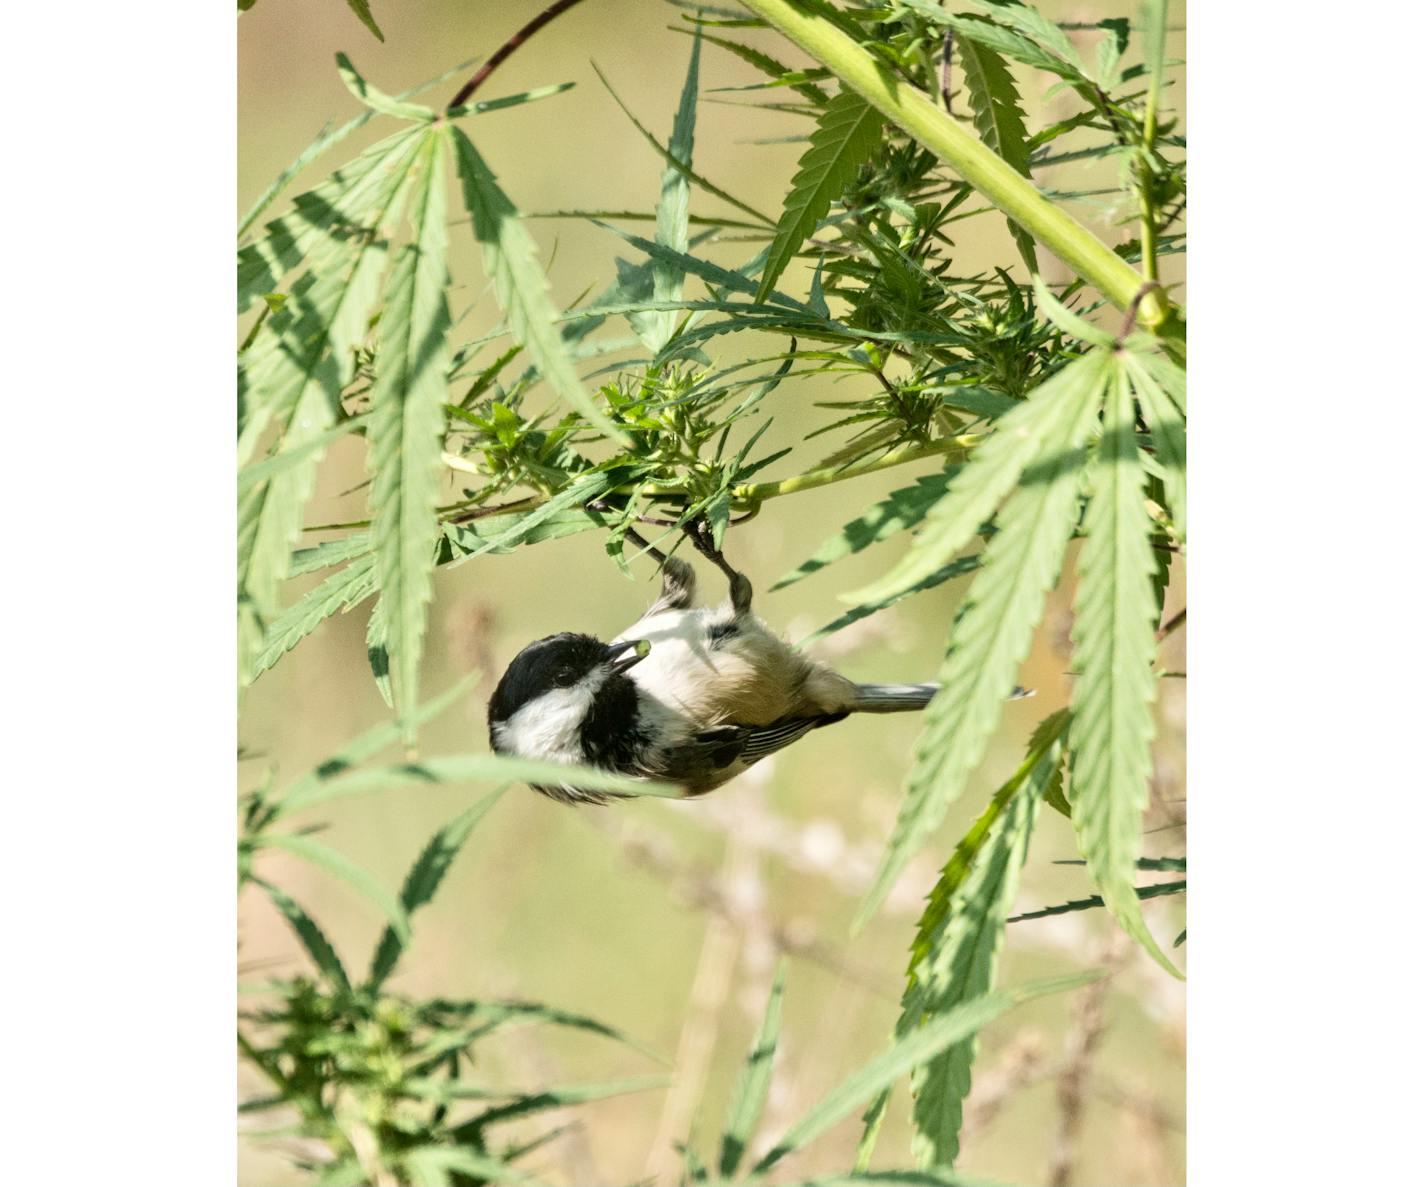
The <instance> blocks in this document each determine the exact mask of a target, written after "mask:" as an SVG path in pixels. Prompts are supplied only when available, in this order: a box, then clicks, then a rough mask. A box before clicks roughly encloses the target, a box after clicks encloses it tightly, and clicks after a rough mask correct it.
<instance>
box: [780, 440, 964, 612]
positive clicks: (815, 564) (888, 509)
mask: <svg viewBox="0 0 1424 1187" xmlns="http://www.w3.org/2000/svg"><path fill="white" fill-rule="evenodd" d="M959 469H960V467H958V466H951V467H949V468H948V469H946V470H943V471H941V472H940V473H938V474H928V475H926V476H925V477H923V478H919V479H916V481H915V485H914V486H905V487H901V488H900V489H899V490H893V491H891V492H890V493H889V494H888V495H886V496H885V498H884V499H882V500H881V501H880V502H878V503H876V504H875V505H874V506H873V507H871V508H869V510H867V511H866V512H864V513H863V514H862V515H858V516H857V517H856V518H855V519H853V520H851V521H850V522H849V523H848V524H846V525H845V526H844V527H843V528H841V530H840V531H839V532H837V533H836V534H835V535H834V536H832V537H831V538H830V539H829V540H827V541H826V542H825V543H824V544H822V545H821V547H820V548H818V549H817V550H816V553H815V555H814V556H812V557H811V558H810V560H807V561H803V562H802V563H801V565H800V566H799V567H798V568H796V569H795V570H794V571H792V572H790V573H788V574H787V575H786V576H785V577H783V578H781V579H780V580H779V581H778V582H777V583H776V584H775V585H773V586H772V587H771V588H772V589H773V590H778V589H784V588H785V587H786V586H788V585H794V584H795V583H796V582H798V581H800V580H801V579H802V578H805V577H809V576H810V575H811V574H812V573H815V572H817V571H818V570H820V569H824V568H825V567H826V566H827V565H829V564H833V563H834V562H835V561H838V560H840V559H841V558H842V557H844V556H850V555H851V554H853V553H857V552H860V551H862V550H863V549H866V548H869V547H870V545H872V544H876V543H878V542H880V541H881V540H888V539H889V538H890V537H891V536H893V535H895V534H896V533H897V532H903V531H907V530H909V529H910V528H912V527H915V526H916V525H917V524H918V523H919V522H920V521H921V520H922V519H924V517H925V516H926V515H927V514H928V513H929V510H930V508H931V507H933V506H934V505H935V504H936V503H938V502H939V500H940V499H941V498H943V497H944V494H945V491H946V490H947V489H948V487H949V484H950V483H951V482H952V481H953V480H954V477H955V475H956V474H958V473H959Z"/></svg>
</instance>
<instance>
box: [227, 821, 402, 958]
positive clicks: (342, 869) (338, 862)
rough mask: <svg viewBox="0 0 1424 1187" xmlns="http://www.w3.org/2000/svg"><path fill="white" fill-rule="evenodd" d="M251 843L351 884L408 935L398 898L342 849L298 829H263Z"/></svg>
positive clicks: (392, 927)
mask: <svg viewBox="0 0 1424 1187" xmlns="http://www.w3.org/2000/svg"><path fill="white" fill-rule="evenodd" d="M254 844H256V845H257V846H258V847H259V848H263V849H281V850H284V851H285V852H287V853H291V854H294V855H295V856H297V857H300V858H301V859H302V860H303V861H306V862H309V863H311V864H312V865H314V866H319V867H320V868H321V869H324V870H326V871H327V872H328V873H330V874H334V875H335V876H336V877H338V878H340V879H342V880H343V881H345V882H347V883H349V884H350V885H352V886H354V887H355V888H356V889H357V890H358V891H360V892H361V893H362V894H364V895H365V896H366V897H367V898H368V899H370V900H371V901H372V902H373V903H375V904H376V906H378V907H379V908H380V909H381V910H382V912H384V913H385V916H386V918H387V919H389V920H390V921H391V929H393V930H394V931H395V932H396V933H397V934H399V935H401V936H403V937H405V938H406V939H407V940H408V939H409V938H410V921H409V919H407V918H406V912H405V908H403V907H402V906H401V903H400V900H399V899H397V898H396V896H395V895H393V894H392V893H391V892H390V891H389V890H387V889H386V888H385V887H384V886H382V885H381V884H380V883H379V882H377V881H376V879H375V878H374V877H373V876H372V875H371V873H370V872H369V871H368V870H364V869H362V868H361V867H360V866H359V865H357V864H356V863H355V862H354V861H352V860H351V859H350V858H349V857H347V856H346V855H345V854H344V853H340V852H338V851H337V850H335V849H333V848H332V847H331V846H330V845H324V844H322V842H320V841H317V840H314V839H313V838H311V837H306V836H302V835H300V834H297V833H266V834H263V835H261V836H258V837H257V838H255V840H254Z"/></svg>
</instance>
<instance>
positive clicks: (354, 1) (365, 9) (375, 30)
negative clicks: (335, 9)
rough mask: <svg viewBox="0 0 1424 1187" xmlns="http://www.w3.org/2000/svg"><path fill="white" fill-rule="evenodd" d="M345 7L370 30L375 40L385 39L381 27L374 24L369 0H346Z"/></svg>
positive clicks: (374, 20)
mask: <svg viewBox="0 0 1424 1187" xmlns="http://www.w3.org/2000/svg"><path fill="white" fill-rule="evenodd" d="M346 7H347V8H349V9H350V10H351V11H352V12H354V13H355V14H356V17H357V19H358V20H359V21H360V22H361V23H362V24H363V25H365V26H366V28H368V29H370V30H371V33H372V35H373V36H374V37H375V38H376V40H377V41H385V39H386V35H385V34H384V33H382V32H381V28H380V26H379V25H377V24H376V18H375V17H373V16H372V15H371V4H370V0H346Z"/></svg>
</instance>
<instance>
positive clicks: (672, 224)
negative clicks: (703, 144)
mask: <svg viewBox="0 0 1424 1187" xmlns="http://www.w3.org/2000/svg"><path fill="white" fill-rule="evenodd" d="M701 57H702V37H701V33H700V31H699V32H697V33H694V35H693V38H692V55H691V57H690V58H689V59H688V62H687V78H686V79H685V80H684V82H683V84H682V99H681V101H680V102H679V103H678V108H677V116H676V118H675V119H674V120H673V125H672V139H671V140H669V141H668V152H670V153H671V154H672V155H673V157H674V158H676V159H677V160H678V161H679V162H680V163H681V164H682V165H683V166H685V167H686V166H690V165H691V164H692V142H693V134H694V131H695V129H696V126H697V77H698V66H699V63H700V60H701ZM691 192H692V184H691V182H690V181H689V180H688V178H687V177H686V176H685V174H683V173H682V172H681V171H680V170H678V169H676V168H674V167H673V166H672V165H671V164H669V165H668V167H667V168H666V169H664V170H663V180H662V193H661V196H660V197H659V199H658V222H657V235H656V238H657V241H658V242H659V243H661V244H662V245H663V246H664V247H668V248H671V249H672V250H673V251H678V252H684V253H685V252H686V251H687V214H688V202H689V199H690V197H691ZM682 277H683V272H682V269H681V268H679V267H678V266H677V264H676V263H674V262H671V261H669V260H666V259H662V260H654V261H653V300H654V301H680V300H682ZM679 316H680V315H679V314H678V313H676V312H674V311H673V310H663V311H662V312H659V313H651V314H646V315H645V318H646V323H645V328H644V329H641V330H639V336H640V337H641V338H642V339H643V342H644V344H645V345H646V346H647V348H648V349H649V350H651V351H652V352H653V353H654V354H657V353H658V352H659V351H660V350H662V348H663V347H664V346H666V345H667V344H668V343H669V342H670V341H671V340H672V336H673V335H674V334H675V333H676V332H677V323H678V318H679ZM643 320H644V319H642V318H640V319H636V320H634V321H633V325H634V328H635V329H636V328H638V326H639V322H640V321H643Z"/></svg>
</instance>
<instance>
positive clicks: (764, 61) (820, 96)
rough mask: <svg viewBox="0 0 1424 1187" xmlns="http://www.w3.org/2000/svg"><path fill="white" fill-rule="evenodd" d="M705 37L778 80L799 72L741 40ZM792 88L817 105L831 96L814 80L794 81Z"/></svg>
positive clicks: (820, 104)
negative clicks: (744, 43)
mask: <svg viewBox="0 0 1424 1187" xmlns="http://www.w3.org/2000/svg"><path fill="white" fill-rule="evenodd" d="M703 37H704V38H705V39H706V40H707V41H709V42H711V43H712V44H713V45H719V46H721V47H722V48H723V49H725V50H727V51H729V52H730V53H733V54H736V55H737V57H739V58H741V59H742V61H744V62H746V63H747V64H748V65H750V66H754V67H756V69H758V70H760V71H761V72H762V73H763V74H765V75H768V76H769V77H771V78H773V79H776V80H778V81H780V80H782V79H785V78H787V76H789V75H793V74H795V73H797V72H796V71H793V70H792V69H791V67H790V66H787V65H786V64H785V63H783V62H779V61H777V60H776V59H775V58H773V57H772V56H771V55H770V54H766V53H763V52H762V51H761V50H759V49H754V48H753V47H751V46H750V45H743V44H742V43H741V42H740V41H731V40H727V39H724V38H721V37H712V36H710V35H708V34H706V33H704V34H703ZM790 86H791V89H792V90H793V91H795V92H796V93H797V94H798V95H801V96H802V97H803V98H805V99H809V100H810V101H811V102H812V103H814V104H815V105H816V106H817V107H824V106H825V105H826V104H827V103H828V102H829V101H830V97H829V96H828V95H827V94H826V92H825V91H823V90H821V88H820V87H818V86H817V85H816V84H815V83H814V82H792V83H790Z"/></svg>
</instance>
